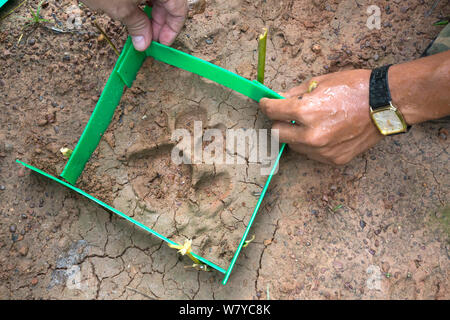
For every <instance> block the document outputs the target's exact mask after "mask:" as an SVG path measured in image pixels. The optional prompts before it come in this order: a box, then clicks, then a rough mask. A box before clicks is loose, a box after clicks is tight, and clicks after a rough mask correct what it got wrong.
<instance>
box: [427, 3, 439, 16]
mask: <svg viewBox="0 0 450 320" xmlns="http://www.w3.org/2000/svg"><path fill="white" fill-rule="evenodd" d="M439 1H440V0H435V1H434V3H433V5H432V6H431V9H430V10H429V11H427V12H426V13H425V17H428V16H429V15H430V14H432V13H433V10H434V9H436V7H437V5H438V4H439Z"/></svg>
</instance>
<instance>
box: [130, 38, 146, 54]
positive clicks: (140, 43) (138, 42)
mask: <svg viewBox="0 0 450 320" xmlns="http://www.w3.org/2000/svg"><path fill="white" fill-rule="evenodd" d="M131 41H132V42H133V46H134V48H135V49H136V50H138V51H144V50H145V49H146V48H145V38H144V37H143V36H134V37H131Z"/></svg>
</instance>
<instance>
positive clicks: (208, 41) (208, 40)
mask: <svg viewBox="0 0 450 320" xmlns="http://www.w3.org/2000/svg"><path fill="white" fill-rule="evenodd" d="M205 42H206V43H207V44H213V42H214V41H213V39H211V38H207V39H206V40H205Z"/></svg>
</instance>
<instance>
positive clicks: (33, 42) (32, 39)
mask: <svg viewBox="0 0 450 320" xmlns="http://www.w3.org/2000/svg"><path fill="white" fill-rule="evenodd" d="M35 43H36V39H34V38H31V39H30V40H28V44H29V45H30V46H34V44H35Z"/></svg>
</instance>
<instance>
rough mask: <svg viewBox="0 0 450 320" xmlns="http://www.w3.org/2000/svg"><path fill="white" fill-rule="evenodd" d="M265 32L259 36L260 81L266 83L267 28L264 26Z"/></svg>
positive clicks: (258, 78) (258, 76)
mask: <svg viewBox="0 0 450 320" xmlns="http://www.w3.org/2000/svg"><path fill="white" fill-rule="evenodd" d="M263 30H264V33H263V34H261V35H260V36H259V42H258V75H257V80H258V82H259V83H262V84H264V73H265V69H266V48H267V32H268V30H267V28H264V29H263Z"/></svg>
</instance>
